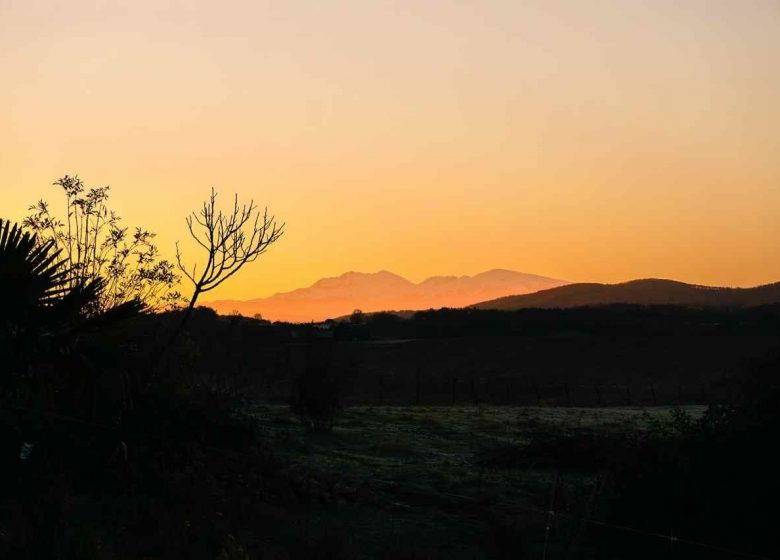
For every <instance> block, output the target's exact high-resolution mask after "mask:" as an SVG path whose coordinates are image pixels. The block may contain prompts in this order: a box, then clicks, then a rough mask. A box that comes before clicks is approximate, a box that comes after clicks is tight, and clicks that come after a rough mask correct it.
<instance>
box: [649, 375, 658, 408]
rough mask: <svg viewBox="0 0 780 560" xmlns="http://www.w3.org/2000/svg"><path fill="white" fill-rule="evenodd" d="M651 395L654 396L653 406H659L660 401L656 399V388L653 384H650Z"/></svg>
mask: <svg viewBox="0 0 780 560" xmlns="http://www.w3.org/2000/svg"><path fill="white" fill-rule="evenodd" d="M650 394H651V395H652V396H653V404H658V400H657V399H656V398H655V386H654V385H653V382H652V381H651V382H650Z"/></svg>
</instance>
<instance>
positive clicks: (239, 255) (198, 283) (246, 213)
mask: <svg viewBox="0 0 780 560" xmlns="http://www.w3.org/2000/svg"><path fill="white" fill-rule="evenodd" d="M216 201H217V193H216V191H215V190H214V189H213V188H212V189H211V196H209V198H208V200H206V201H205V202H204V203H203V206H202V207H201V209H200V210H199V211H198V212H197V213H196V212H193V213H192V214H190V215H189V216H188V217H187V219H186V221H187V229H188V230H189V232H190V235H191V236H192V238H193V239H194V240H195V242H196V243H197V244H198V245H200V246H201V247H202V248H203V250H205V251H206V263H205V265H204V266H203V269H202V270H201V272H200V273H198V269H197V265H193V266H192V268H191V269H189V270H188V269H187V267H186V266H185V265H184V263H183V261H182V253H181V250H180V249H179V243H178V242H177V243H176V262H177V264H178V266H179V269H180V270H181V272H182V274H184V276H185V277H187V278H188V279H189V280H190V282H192V285H193V290H192V296H191V297H190V301H189V304H188V305H187V309H186V311H185V312H184V316H183V317H182V320H181V323H179V326H178V328H177V329H176V331H175V332H174V335H173V337H174V338H175V337H176V336H177V335H178V334H179V333H180V332H181V330H182V329H183V328H184V325H185V324H186V323H187V319H189V317H190V315H191V314H192V309H193V308H194V307H195V303H196V302H197V300H198V297H200V295H201V294H202V293H204V292H208V291H210V290H213V289H214V288H216V287H217V286H219V285H221V284H222V283H223V282H225V281H226V280H227V279H228V278H230V277H231V276H233V275H234V274H236V273H237V272H238V271H239V270H241V268H242V267H243V266H244V265H245V264H247V263H251V262H254V261H255V260H257V258H258V257H259V256H260V255H262V254H263V253H265V252H266V251H267V250H268V248H269V247H270V246H271V245H272V244H273V243H275V242H276V241H277V240H278V239H279V238H280V237H281V236H282V234H283V233H284V223H282V224H279V223H277V222H276V218H275V217H274V216H271V215H269V214H268V208H265V209H264V210H263V211H262V212H261V211H260V209H259V207H258V206H257V205H256V204H255V203H254V201H253V200H250V201H249V203H248V204H239V201H238V195H235V196H234V198H233V207H232V208H231V209H230V210H229V211H227V212H223V211H222V210H219V209H218V208H217V207H216Z"/></svg>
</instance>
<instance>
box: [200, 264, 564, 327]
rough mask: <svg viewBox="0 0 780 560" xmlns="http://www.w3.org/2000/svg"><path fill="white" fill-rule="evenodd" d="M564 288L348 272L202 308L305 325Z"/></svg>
mask: <svg viewBox="0 0 780 560" xmlns="http://www.w3.org/2000/svg"><path fill="white" fill-rule="evenodd" d="M565 284H568V282H566V281H564V280H558V279H555V278H547V277H544V276H537V275H535V274H526V273H522V272H514V271H511V270H500V269H496V270H490V271H487V272H483V273H480V274H476V275H474V276H433V277H431V278H428V279H426V280H423V281H422V282H420V283H419V284H415V283H414V282H411V281H409V280H407V279H406V278H403V277H402V276H399V275H397V274H393V273H392V272H388V271H386V270H382V271H380V272H375V273H363V272H347V273H345V274H342V275H341V276H338V277H335V278H323V279H321V280H318V281H317V282H315V283H314V284H312V285H311V286H309V287H308V288H299V289H297V290H293V291H291V292H285V293H280V294H275V295H273V296H270V297H267V298H258V299H252V300H247V301H241V300H218V301H212V302H204V305H207V306H208V307H211V308H213V309H215V310H216V311H217V312H218V313H221V314H229V313H232V312H234V311H238V312H239V313H241V314H242V315H244V316H250V317H251V316H253V315H254V314H256V313H260V314H261V315H262V316H263V318H265V319H269V320H272V321H290V322H308V321H323V320H325V319H329V318H335V317H340V316H343V315H348V314H350V313H352V312H353V311H354V310H355V309H361V310H362V311H365V312H371V311H387V310H407V309H408V310H418V309H431V308H434V309H436V308H440V307H465V306H468V305H471V304H474V303H477V302H480V301H486V300H491V299H495V298H500V297H503V296H509V295H516V294H527V293H531V292H537V291H539V290H545V289H548V288H554V287H557V286H563V285H565Z"/></svg>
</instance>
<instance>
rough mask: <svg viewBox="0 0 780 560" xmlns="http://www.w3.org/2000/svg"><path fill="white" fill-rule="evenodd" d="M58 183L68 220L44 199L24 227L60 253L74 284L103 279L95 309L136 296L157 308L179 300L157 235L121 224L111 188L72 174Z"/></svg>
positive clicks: (70, 283)
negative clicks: (111, 204)
mask: <svg viewBox="0 0 780 560" xmlns="http://www.w3.org/2000/svg"><path fill="white" fill-rule="evenodd" d="M54 185H56V186H58V187H60V188H61V189H62V192H63V193H64V195H65V203H66V208H65V218H64V219H61V218H58V217H57V216H56V214H55V213H53V212H52V211H51V209H50V205H49V203H48V202H46V201H44V200H40V201H39V202H38V203H37V204H35V205H33V206H31V207H30V208H29V210H30V211H31V212H32V213H31V214H30V215H29V216H28V217H27V218H26V219H25V220H24V226H25V227H27V228H29V229H30V230H32V231H33V232H35V233H36V234H37V235H38V236H39V238H40V239H41V240H42V241H43V242H48V243H52V244H53V245H54V246H55V247H56V248H57V249H58V250H59V251H60V258H61V259H62V260H63V268H62V270H63V271H64V277H65V280H66V282H67V285H68V286H69V287H70V288H76V287H77V286H80V285H83V284H85V283H86V282H89V281H96V280H98V279H99V280H101V281H102V282H103V288H102V289H101V291H100V294H99V297H98V300H97V302H96V304H95V308H96V309H95V311H96V312H101V311H105V310H107V309H111V308H113V307H116V306H118V305H120V304H122V303H126V302H130V301H133V300H138V301H140V302H141V303H142V304H143V305H145V306H147V307H151V308H154V309H160V308H163V307H167V306H170V305H173V304H176V303H177V302H178V301H179V298H180V295H179V294H178V292H176V291H175V290H174V286H175V285H176V284H177V283H178V277H177V275H176V274H175V272H174V265H173V264H172V263H170V262H169V261H167V260H165V259H163V258H161V257H160V252H159V249H158V248H157V246H156V245H155V243H154V237H155V234H154V233H151V232H149V231H147V230H145V229H143V228H140V227H137V228H135V229H134V230H133V231H132V232H131V231H130V230H129V229H128V228H127V227H122V220H121V218H120V216H119V215H118V214H117V213H116V212H114V211H112V210H110V209H109V207H108V198H109V187H108V186H104V187H92V188H89V189H87V188H86V187H85V186H84V183H83V181H82V180H81V179H79V177H78V176H74V177H70V176H68V175H65V176H64V177H62V178H61V179H58V180H57V181H56V182H55V183H54Z"/></svg>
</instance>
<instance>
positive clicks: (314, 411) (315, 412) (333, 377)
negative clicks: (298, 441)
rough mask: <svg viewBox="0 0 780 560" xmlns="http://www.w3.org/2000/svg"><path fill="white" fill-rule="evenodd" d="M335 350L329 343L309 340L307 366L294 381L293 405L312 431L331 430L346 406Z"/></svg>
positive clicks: (302, 421)
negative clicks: (343, 402) (336, 365)
mask: <svg viewBox="0 0 780 560" xmlns="http://www.w3.org/2000/svg"><path fill="white" fill-rule="evenodd" d="M332 352H333V348H332V347H331V346H330V344H329V343H322V342H320V343H309V345H308V347H307V349H306V359H305V366H304V368H303V371H302V372H301V373H300V375H298V377H297V378H296V379H295V381H294V383H293V388H292V394H291V395H290V408H291V409H292V411H293V413H294V414H295V415H296V416H297V417H298V419H299V420H300V421H301V423H302V424H303V426H304V427H305V428H306V430H308V431H310V432H327V431H330V430H331V429H332V428H333V424H334V423H335V422H336V418H337V417H338V415H339V413H340V412H341V410H342V408H343V407H342V403H341V383H340V379H339V375H338V373H337V371H336V368H335V367H334V364H333V354H332Z"/></svg>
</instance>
